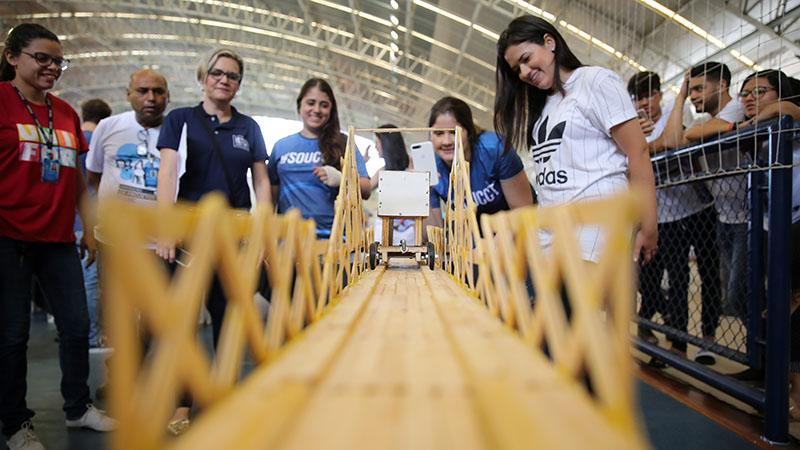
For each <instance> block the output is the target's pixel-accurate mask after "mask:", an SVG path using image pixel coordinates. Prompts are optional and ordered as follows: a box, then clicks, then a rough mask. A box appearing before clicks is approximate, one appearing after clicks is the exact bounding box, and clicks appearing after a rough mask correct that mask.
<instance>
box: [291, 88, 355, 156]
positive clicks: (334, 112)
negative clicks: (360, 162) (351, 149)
mask: <svg viewBox="0 0 800 450" xmlns="http://www.w3.org/2000/svg"><path fill="white" fill-rule="evenodd" d="M314 87H316V88H317V89H319V90H320V91H322V92H324V93H325V95H327V96H328V98H329V99H330V100H331V115H330V117H328V121H327V122H325V125H323V126H322V128H320V132H319V137H318V139H317V142H318V145H319V152H320V153H322V163H323V164H325V165H326V166H333V167H335V168H337V169H340V170H341V164H340V163H341V159H342V157H344V146H345V142H346V139H345V137H344V135H343V134H342V132H341V131H340V130H341V127H340V126H339V108H338V107H337V106H336V97H334V96H333V89H331V85H330V84H328V82H327V81H325V80H323V79H322V78H312V79H310V80H308V81H306V82H305V84H303V87H302V88H300V94H299V95H298V96H297V111H300V103H301V102H302V101H303V97H305V96H306V94H307V93H308V91H310V90H311V88H314Z"/></svg>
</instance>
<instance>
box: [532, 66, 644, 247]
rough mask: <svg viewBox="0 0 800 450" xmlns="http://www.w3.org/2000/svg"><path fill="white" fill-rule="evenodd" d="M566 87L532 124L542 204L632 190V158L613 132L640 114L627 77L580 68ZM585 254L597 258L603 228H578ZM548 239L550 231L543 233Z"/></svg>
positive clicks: (535, 181)
mask: <svg viewBox="0 0 800 450" xmlns="http://www.w3.org/2000/svg"><path fill="white" fill-rule="evenodd" d="M564 91H565V93H564V94H563V95H562V94H561V93H556V94H554V95H551V96H549V97H548V98H547V103H546V104H545V107H544V109H543V110H542V114H541V116H540V117H539V119H538V120H537V121H536V123H535V124H534V127H533V136H534V144H533V146H532V147H531V150H530V151H531V155H532V156H533V162H534V168H535V178H534V179H533V180H531V182H532V184H533V185H534V187H535V188H536V193H537V195H538V198H539V203H540V204H541V205H543V206H551V205H558V204H564V203H575V202H584V201H589V200H597V199H603V198H608V197H612V196H614V195H615V194H618V193H621V192H623V191H626V190H628V179H627V170H628V158H627V156H625V153H623V151H622V150H621V149H620V148H619V147H617V144H616V142H614V139H613V138H612V137H611V128H613V127H614V126H616V125H619V124H621V123H623V122H626V121H628V120H630V119H633V118H635V117H636V110H635V109H634V107H633V102H631V98H630V95H629V94H628V92H627V91H626V89H625V85H624V84H623V82H622V79H621V78H620V77H619V75H617V74H616V73H614V72H612V71H611V70H608V69H604V68H601V67H580V68H578V69H575V71H574V72H572V74H571V75H570V77H569V79H568V80H567V81H566V83H564ZM576 232H577V233H578V240H579V242H580V248H581V254H582V257H583V259H586V260H589V261H595V262H597V261H598V259H599V256H600V254H599V252H600V250H601V249H602V238H601V236H600V230H599V229H598V227H596V226H583V227H581V228H580V229H579V230H576ZM542 239H543V245H549V243H550V241H551V235H549V234H543V235H542Z"/></svg>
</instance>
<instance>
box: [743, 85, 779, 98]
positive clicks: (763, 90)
mask: <svg viewBox="0 0 800 450" xmlns="http://www.w3.org/2000/svg"><path fill="white" fill-rule="evenodd" d="M774 90H775V88H773V87H769V86H758V87H755V88H753V90H752V91H741V92H739V98H741V99H742V100H744V99H745V98H747V96H748V95H750V94H753V95H754V96H755V97H756V98H759V97H761V96H762V95H764V94H766V93H767V92H769V91H774Z"/></svg>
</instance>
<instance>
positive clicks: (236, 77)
mask: <svg viewBox="0 0 800 450" xmlns="http://www.w3.org/2000/svg"><path fill="white" fill-rule="evenodd" d="M208 75H209V76H210V77H211V78H213V79H215V80H219V79H220V78H222V76H223V75H225V76H226V77H228V79H229V80H231V81H233V82H234V83H238V82H240V81H242V74H240V73H238V72H225V71H223V70H220V69H211V70H209V71H208Z"/></svg>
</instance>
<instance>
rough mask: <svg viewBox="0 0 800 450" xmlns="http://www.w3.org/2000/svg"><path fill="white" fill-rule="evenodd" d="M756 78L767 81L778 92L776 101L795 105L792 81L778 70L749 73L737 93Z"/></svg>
mask: <svg viewBox="0 0 800 450" xmlns="http://www.w3.org/2000/svg"><path fill="white" fill-rule="evenodd" d="M756 77H758V78H764V79H766V80H767V81H769V84H770V85H772V87H773V88H775V90H776V91H777V92H778V100H786V101H790V102H793V103H795V104H797V103H796V102H795V100H794V96H795V95H796V93H795V91H794V89H793V88H792V81H791V80H790V79H789V77H788V76H786V74H785V73H783V72H782V71H780V70H775V69H767V70H761V71H759V72H754V73H751V74H750V75H748V76H747V78H745V79H744V81H742V87H741V88H739V91H741V90H742V89H744V85H745V84H747V82H748V81H750V80H752V79H753V78H756Z"/></svg>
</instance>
